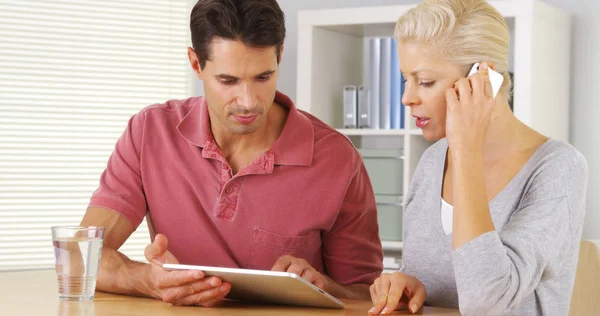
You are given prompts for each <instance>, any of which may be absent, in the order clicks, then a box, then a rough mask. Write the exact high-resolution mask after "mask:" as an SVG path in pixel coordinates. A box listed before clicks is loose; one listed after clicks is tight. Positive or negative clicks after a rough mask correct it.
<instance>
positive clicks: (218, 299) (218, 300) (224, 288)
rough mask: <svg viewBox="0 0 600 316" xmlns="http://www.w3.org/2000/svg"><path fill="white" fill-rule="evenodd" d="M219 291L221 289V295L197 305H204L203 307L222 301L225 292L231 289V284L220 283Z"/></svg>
mask: <svg viewBox="0 0 600 316" xmlns="http://www.w3.org/2000/svg"><path fill="white" fill-rule="evenodd" d="M220 291H221V295H220V296H218V297H217V298H215V299H214V300H211V301H207V302H204V303H201V304H198V305H200V306H204V307H211V306H215V305H217V304H219V303H221V302H223V300H224V299H225V297H226V296H227V294H229V291H231V284H229V283H224V284H223V285H221V288H220Z"/></svg>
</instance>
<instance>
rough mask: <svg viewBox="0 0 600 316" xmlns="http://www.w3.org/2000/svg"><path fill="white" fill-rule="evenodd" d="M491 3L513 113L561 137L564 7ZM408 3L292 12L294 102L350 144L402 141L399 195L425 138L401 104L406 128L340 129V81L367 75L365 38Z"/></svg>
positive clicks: (566, 44) (565, 131)
mask: <svg viewBox="0 0 600 316" xmlns="http://www.w3.org/2000/svg"><path fill="white" fill-rule="evenodd" d="M490 4H492V5H493V6H494V7H496V8H497V9H498V11H499V12H500V13H501V14H502V15H503V16H504V17H505V18H506V21H507V24H508V25H509V29H510V33H511V56H510V64H511V68H510V70H511V71H512V72H513V73H514V80H513V87H514V101H513V107H514V112H515V115H516V116H517V117H518V118H519V119H520V120H521V121H523V122H524V123H526V124H528V125H529V126H531V127H533V128H534V129H536V130H538V131H540V132H541V133H543V134H545V135H547V136H550V137H553V138H556V139H559V140H565V141H567V140H568V137H569V123H568V122H569V111H568V110H569V82H570V80H569V53H570V33H571V31H570V17H569V15H568V14H566V13H565V12H562V11H560V10H558V9H556V8H555V7H552V6H550V5H548V4H546V3H544V2H542V1H539V0H505V1H490ZM412 7H414V5H398V6H375V7H360V8H345V9H328V10H309V11H300V12H299V13H298V72H297V95H296V105H297V106H298V108H300V109H302V110H305V111H307V112H310V113H312V114H313V115H315V116H317V117H318V118H320V119H321V120H323V121H324V122H325V123H327V124H329V125H331V126H333V127H335V128H338V130H339V131H340V132H341V133H343V134H346V135H348V136H349V137H350V138H351V139H352V140H353V142H355V144H357V146H361V145H365V144H366V145H367V146H375V147H379V146H383V147H390V146H392V147H402V148H403V149H404V155H405V160H404V172H403V188H404V193H405V194H404V195H405V196H406V190H407V188H408V184H409V182H410V180H411V177H412V174H413V172H414V170H415V167H416V165H417V163H418V160H419V158H420V157H421V154H422V153H423V151H424V150H425V149H426V148H427V147H428V146H429V145H430V143H429V142H427V141H425V140H424V139H423V137H422V133H421V131H420V130H417V129H415V128H416V127H415V124H414V119H412V117H410V110H409V109H406V110H407V111H406V125H405V126H407V127H408V128H409V129H407V130H372V129H342V128H341V127H343V121H342V118H343V115H342V113H343V110H342V107H343V103H342V87H343V86H344V85H346V84H361V83H363V82H365V77H366V76H368V72H366V71H365V69H363V48H364V45H363V43H364V40H365V38H366V37H372V36H393V33H394V27H395V24H396V21H397V19H398V17H400V16H401V15H402V14H403V13H405V12H406V11H408V10H409V9H411V8H412ZM390 176H393V175H390ZM388 244H389V243H387V244H386V245H388ZM389 245H391V244H389ZM394 245H401V243H396V244H394ZM388 248H389V247H388Z"/></svg>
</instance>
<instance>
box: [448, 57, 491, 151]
mask: <svg viewBox="0 0 600 316" xmlns="http://www.w3.org/2000/svg"><path fill="white" fill-rule="evenodd" d="M446 104H447V107H446V138H447V140H448V146H449V147H450V148H452V149H456V150H459V151H462V150H466V151H471V150H481V149H482V148H483V142H484V140H485V136H486V134H487V131H488V128H489V126H490V123H491V121H492V113H493V111H494V105H495V104H496V101H495V100H494V97H493V92H492V84H491V83H490V77H489V72H488V65H487V63H485V62H483V63H481V64H480V65H479V71H478V72H477V73H475V74H473V75H471V76H469V77H468V78H462V79H460V80H458V81H457V82H456V83H455V84H454V88H449V89H447V90H446Z"/></svg>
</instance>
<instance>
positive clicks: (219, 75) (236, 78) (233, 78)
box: [215, 69, 275, 80]
mask: <svg viewBox="0 0 600 316" xmlns="http://www.w3.org/2000/svg"><path fill="white" fill-rule="evenodd" d="M274 72H275V70H274V69H273V70H267V71H263V72H261V73H260V74H258V75H256V77H263V76H268V75H271V74H273V73H274ZM215 77H217V78H219V79H227V80H238V79H240V78H238V77H236V76H232V75H228V74H217V75H215Z"/></svg>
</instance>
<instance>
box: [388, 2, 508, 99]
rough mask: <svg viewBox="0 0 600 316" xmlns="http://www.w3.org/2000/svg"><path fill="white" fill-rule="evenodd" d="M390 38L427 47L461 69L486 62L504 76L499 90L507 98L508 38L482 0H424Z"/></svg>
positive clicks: (403, 18)
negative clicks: (490, 63)
mask: <svg viewBox="0 0 600 316" xmlns="http://www.w3.org/2000/svg"><path fill="white" fill-rule="evenodd" d="M394 36H395V37H396V40H398V41H399V42H400V41H415V42H419V43H425V44H428V45H430V47H432V48H433V49H434V51H435V52H436V53H437V54H439V56H441V57H442V58H444V59H445V60H447V61H449V62H451V63H454V64H455V65H458V66H459V67H461V69H463V70H464V72H465V75H466V74H467V72H468V71H469V69H470V67H471V66H472V65H473V64H474V63H476V62H481V61H490V62H493V63H494V65H495V69H496V71H497V72H499V73H501V74H502V75H503V76H504V83H503V84H502V88H501V91H502V92H503V93H505V95H506V99H507V100H508V99H509V96H510V93H509V92H510V89H511V86H512V83H511V80H510V77H509V74H508V54H509V49H510V48H509V46H510V38H509V37H510V35H509V33H508V26H507V25H506V21H504V18H503V17H502V15H501V14H500V13H499V12H498V11H497V10H496V9H495V8H494V7H492V6H491V5H490V4H489V3H488V2H487V1H485V0H425V1H423V3H421V4H419V5H418V6H417V7H415V8H413V9H411V10H409V11H408V12H406V14H404V15H402V16H401V17H400V18H399V19H398V22H397V23H396V30H395V34H394Z"/></svg>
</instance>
